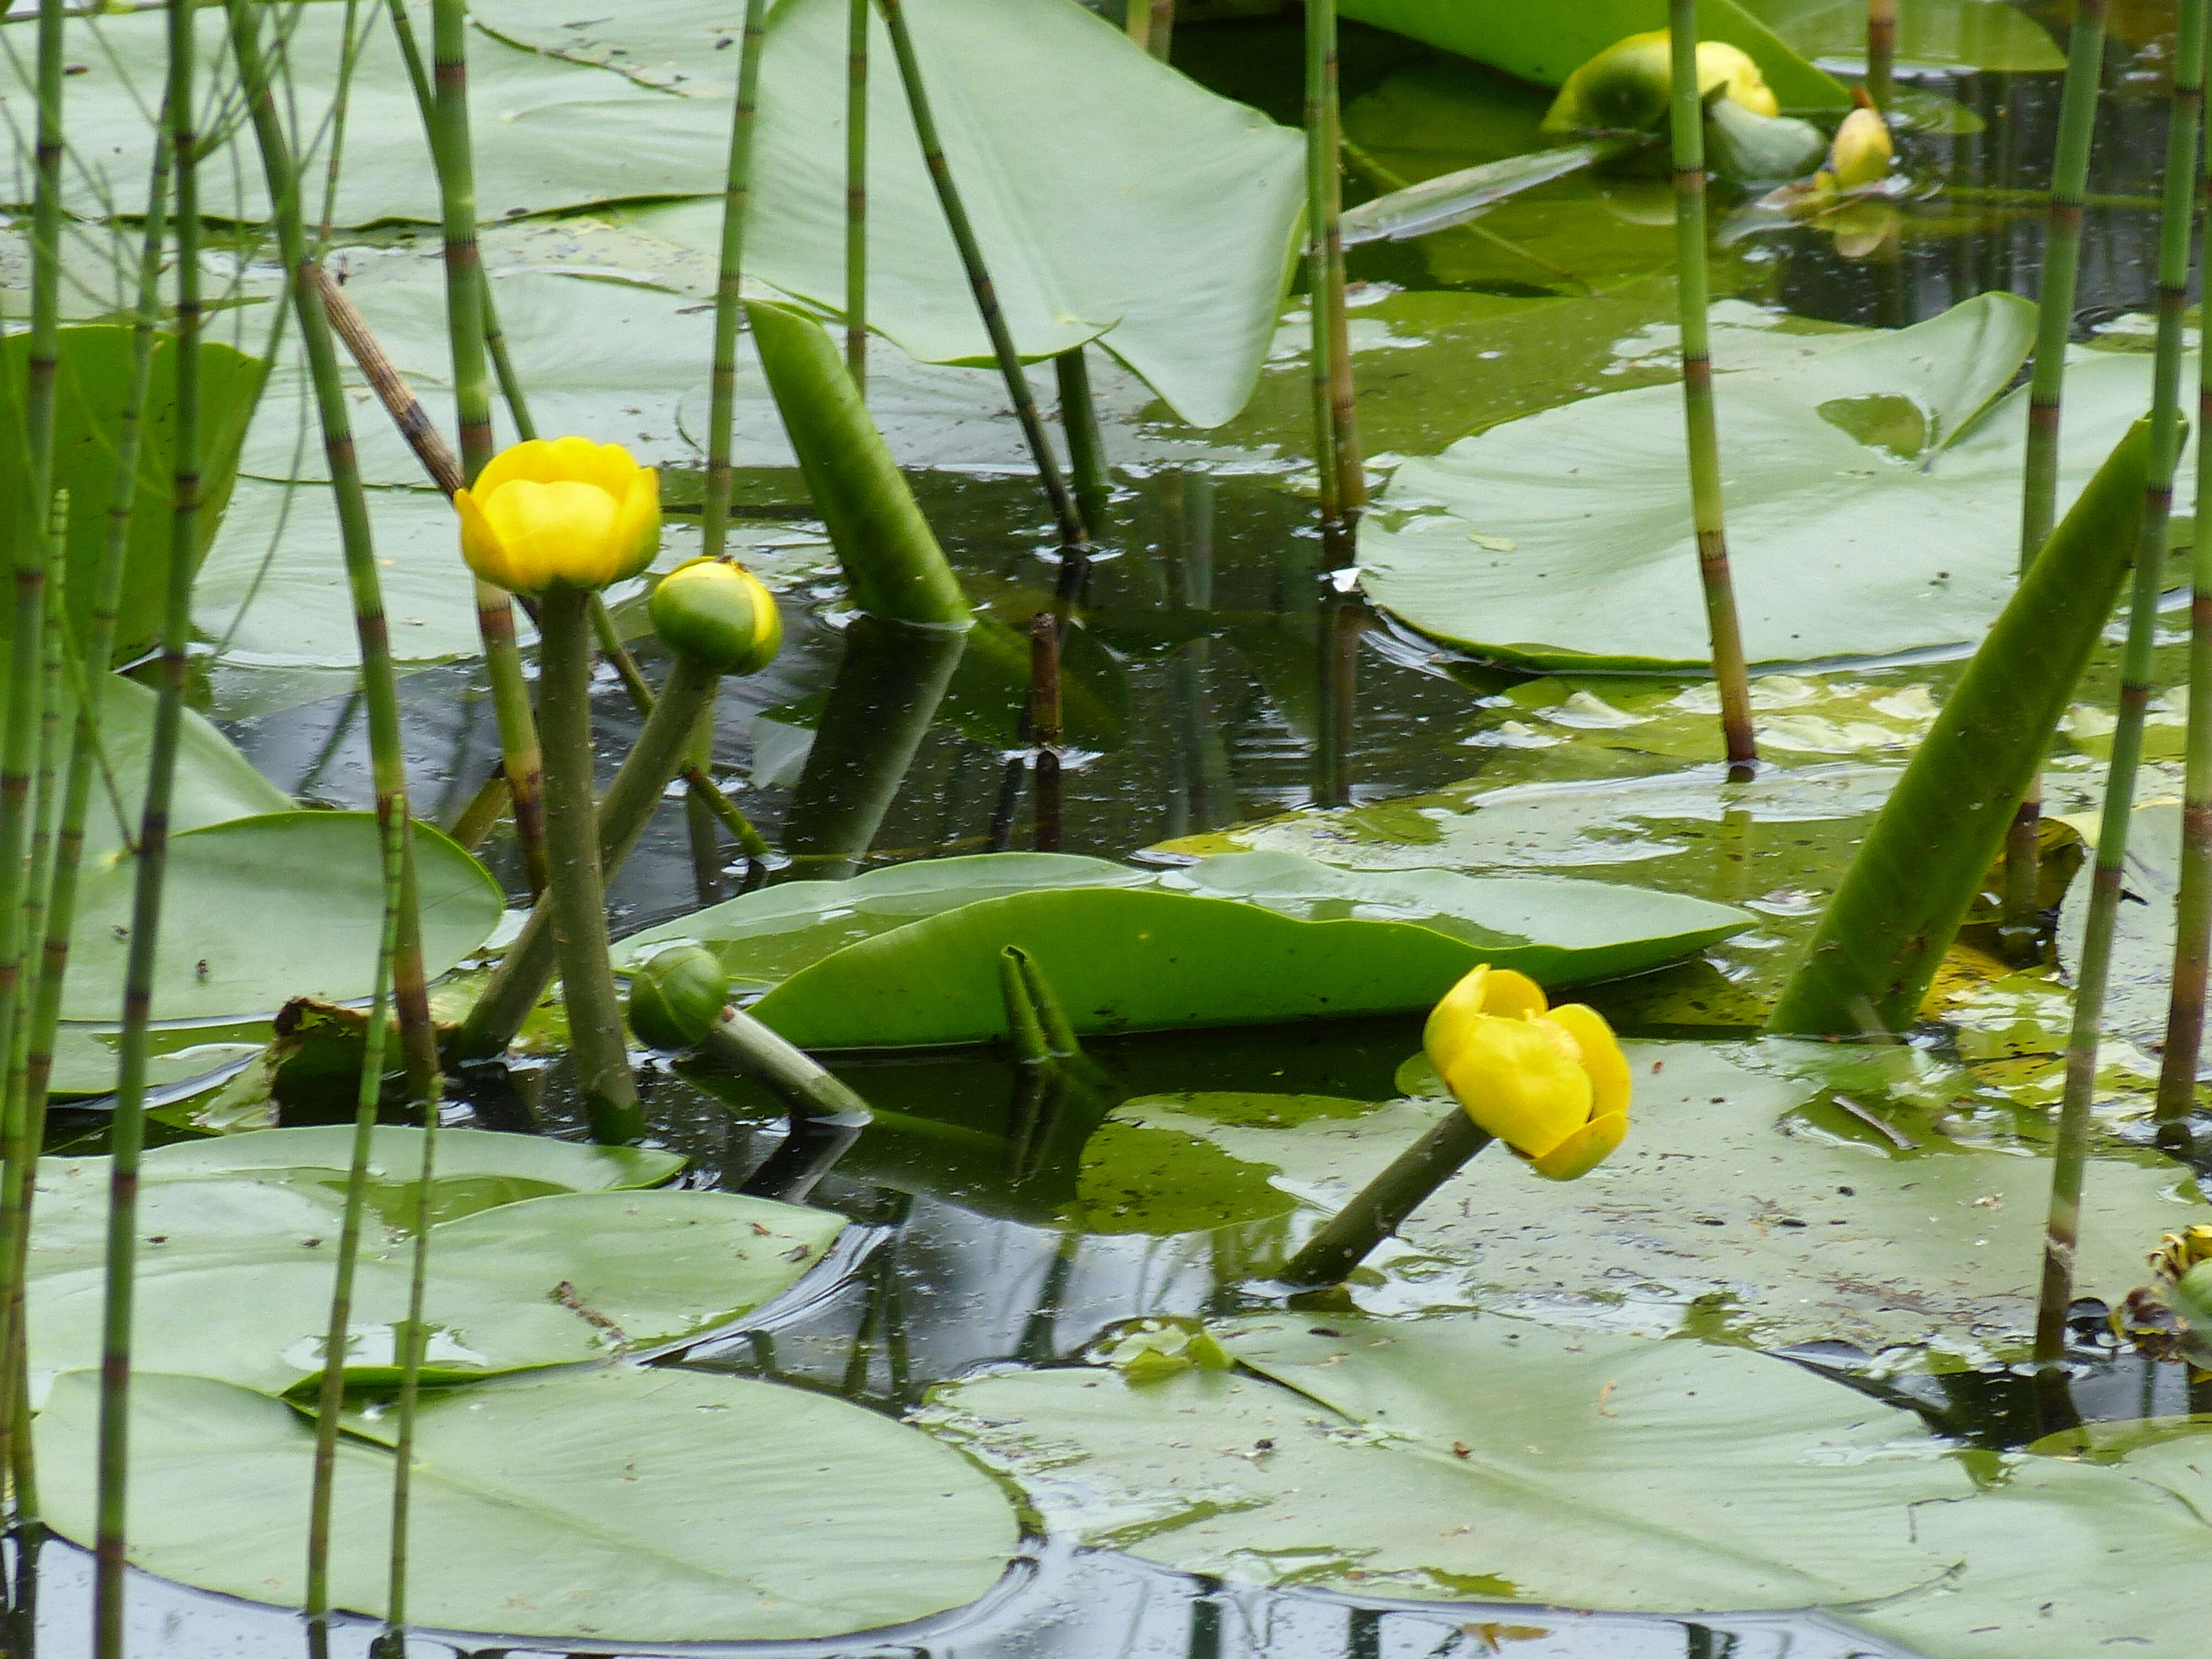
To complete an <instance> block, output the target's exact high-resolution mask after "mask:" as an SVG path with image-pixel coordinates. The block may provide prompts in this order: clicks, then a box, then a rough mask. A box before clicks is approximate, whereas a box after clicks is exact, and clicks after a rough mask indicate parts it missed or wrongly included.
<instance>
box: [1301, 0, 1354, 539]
mask: <svg viewBox="0 0 2212 1659" xmlns="http://www.w3.org/2000/svg"><path fill="white" fill-rule="evenodd" d="M1338 103H1339V100H1338V94H1337V51H1336V0H1306V236H1307V239H1308V240H1307V243H1306V285H1307V288H1308V289H1310V293H1309V295H1308V296H1307V297H1308V299H1309V301H1310V309H1311V311H1312V313H1313V386H1314V438H1315V443H1314V449H1315V457H1316V465H1318V467H1319V468H1320V472H1321V509H1322V519H1323V520H1326V521H1328V523H1331V524H1341V523H1345V522H1348V521H1349V520H1351V519H1352V518H1354V517H1356V516H1357V515H1358V512H1359V509H1360V508H1361V507H1364V506H1366V504H1367V468H1366V464H1365V462H1364V459H1362V457H1361V453H1360V446H1359V410H1358V399H1357V392H1356V391H1355V389H1354V386H1353V384H1352V339H1351V329H1350V324H1349V323H1348V322H1347V321H1346V316H1345V304H1344V177H1343V161H1342V155H1343V149H1344V141H1343V120H1342V116H1341V113H1340V109H1339V107H1338Z"/></svg>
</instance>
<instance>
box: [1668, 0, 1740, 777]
mask: <svg viewBox="0 0 2212 1659" xmlns="http://www.w3.org/2000/svg"><path fill="white" fill-rule="evenodd" d="M1667 18H1668V27H1669V29H1670V30H1671V32H1672V34H1673V46H1674V110H1673V120H1672V123H1671V125H1673V128H1674V278H1675V284H1676V289H1677V292H1678V294H1679V296H1680V306H1681V317H1682V414H1683V418H1684V421H1685V422H1686V424H1687V427H1688V429H1689V450H1690V510H1691V516H1692V521H1693V522H1694V524H1695V525H1696V526H1697V535H1698V580H1699V582H1700V583H1701V584H1702V585H1703V586H1704V588H1705V627H1706V629H1707V631H1708V633H1709V634H1710V635H1711V638H1712V647H1713V679H1714V681H1715V683H1716V684H1717V685H1718V686H1719V688H1720V694H1721V737H1722V740H1723V743H1724V744H1726V746H1727V749H1728V759H1729V775H1731V776H1733V777H1748V776H1749V775H1750V774H1751V769H1752V767H1753V765H1754V764H1756V763H1757V762H1758V759H1759V748H1758V744H1757V741H1756V739H1755V738H1753V735H1752V729H1751V685H1750V679H1749V676H1748V674H1747V671H1746V669H1745V665H1744V656H1743V632H1742V629H1741V627H1740V625H1739V624H1738V623H1737V620H1736V610H1735V584H1734V583H1733V582H1731V581H1730V580H1729V554H1728V526H1727V520H1726V513H1725V511H1724V508H1723V503H1722V501H1721V447H1720V433H1719V430H1718V428H1717V426H1716V424H1715V422H1714V418H1713V358H1712V349H1711V336H1710V334H1709V333H1708V331H1707V329H1706V325H1705V301H1706V290H1705V103H1704V100H1702V99H1701V98H1700V97H1699V93H1698V3H1697V0H1668V8H1667Z"/></svg>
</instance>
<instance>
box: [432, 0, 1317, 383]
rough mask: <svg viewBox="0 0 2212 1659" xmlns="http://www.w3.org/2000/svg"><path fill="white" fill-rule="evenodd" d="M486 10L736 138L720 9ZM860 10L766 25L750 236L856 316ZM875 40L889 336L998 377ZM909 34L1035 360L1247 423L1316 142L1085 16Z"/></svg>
mask: <svg viewBox="0 0 2212 1659" xmlns="http://www.w3.org/2000/svg"><path fill="white" fill-rule="evenodd" d="M473 15H475V17H476V18H477V21H478V22H479V23H481V24H483V25H484V26H485V27H489V28H491V29H493V30H495V31H496V32H497V33H501V34H502V35H505V36H507V38H509V39H511V40H517V41H520V42H523V43H526V44H528V45H530V46H536V47H538V48H540V49H542V50H544V51H547V52H557V53H559V54H561V55H562V56H564V57H569V58H579V59H581V60H583V61H585V62H588V63H593V64H607V65H609V66H610V67H615V68H619V69H620V70H623V73H625V74H627V75H629V76H633V77H635V78H636V79H638V80H641V81H643V82H646V83H647V84H649V85H654V86H659V87H665V88H668V89H669V90H671V91H672V92H675V93H678V94H684V95H683V96H679V97H678V98H674V99H669V100H665V101H667V102H670V103H678V104H686V105H690V106H694V107H697V108H701V109H706V110H712V111H714V112H717V113H718V115H719V118H720V119H721V120H723V121H724V122H726V120H727V115H726V110H727V108H728V99H729V97H730V96H731V94H732V91H733V89H734V83H735V79H736V72H737V64H736V61H735V60H736V58H737V53H736V52H734V51H726V50H719V49H718V48H717V46H716V42H717V41H718V40H725V39H726V38H728V31H729V29H730V27H732V18H731V15H730V13H729V10H728V8H727V7H726V6H725V5H722V4H720V3H719V0H663V3H660V4H657V5H653V6H650V7H634V8H630V9H628V10H626V11H618V13H617V15H614V16H609V17H602V18H596V19H592V20H589V21H581V22H578V21H571V20H569V19H568V18H565V17H560V16H556V15H554V14H553V13H551V12H549V11H547V10H546V9H544V7H543V6H541V5H538V4H535V3H532V0H487V3H484V4H482V5H479V6H477V7H476V8H474V9H473ZM847 18H848V7H847V6H846V5H845V3H844V0H787V3H785V4H782V5H780V6H777V7H775V9H773V11H772V12H771V14H770V15H769V23H768V39H767V43H766V46H765V47H764V49H763V58H762V64H761V81H760V98H761V103H760V116H759V126H758V128H757V137H756V140H755V143H756V149H755V151H754V177H755V179H756V180H757V188H756V191H755V194H754V197H753V205H752V208H751V214H752V218H751V222H750V231H749V234H748V241H747V260H748V263H749V264H750V265H751V267H752V269H753V270H754V272H755V273H756V274H757V275H758V276H761V277H762V278H763V280H764V281H766V282H768V283H771V284H773V285H774V286H775V287H777V288H780V289H783V290H784V291H785V292H787V293H788V294H791V295H794V296H796V297H798V298H800V299H803V300H806V301H811V302H813V303H815V304H817V305H819V306H821V307H823V308H825V309H827V310H829V311H834V312H839V313H842V311H843V310H844V308H845V303H846V301H845V264H844V258H845V256H844V236H845V183H846V181H845V145H844V138H843V131H844V107H845V85H846V63H845V58H846V40H847ZM872 27H873V28H874V30H875V35H874V44H873V48H872V56H873V61H874V62H875V63H876V64H878V66H879V67H878V71H877V72H875V73H873V74H872V75H871V76H869V119H868V145H869V154H868V167H869V178H868V196H869V221H868V242H869V248H868V255H869V285H870V294H869V305H868V320H869V323H870V325H872V327H874V328H875V329H877V330H878V331H880V332H882V333H884V334H885V335H887V336H888V337H890V338H891V339H892V340H893V341H894V342H895V343H896V344H898V345H899V346H900V347H901V348H902V349H904V350H906V351H908V353H910V354H911V355H913V356H915V357H918V358H921V359H922V360H923V361H925V362H947V363H950V362H975V363H988V362H991V361H992V352H991V346H990V342H989V339H988V337H987V335H986V333H985V332H984V330H983V327H982V325H981V322H980V320H979V319H978V316H977V313H976V310H975V299H974V296H973V295H972V293H971V292H970V289H969V284H968V281H967V277H966V274H965V272H964V271H963V269H962V267H961V264H960V263H959V260H958V258H957V252H956V250H955V249H954V246H953V244H952V240H951V234H950V233H949V232H947V231H946V229H945V221H944V216H943V213H942V211H941V210H939V206H938V203H937V197H936V194H935V192H934V191H933V189H932V187H931V185H930V181H929V177H928V173H927V169H926V168H925V167H924V165H923V161H922V157H921V150H920V149H919V147H918V146H917V144H916V143H915V139H914V136H913V125H912V122H911V120H910V118H908V114H907V111H906V106H905V94H904V92H903V91H902V88H901V86H900V82H899V77H898V76H897V74H896V69H895V60H894V58H893V57H892V53H891V50H890V39H889V36H888V34H887V33H885V32H884V29H883V27H882V25H881V23H880V22H879V21H878V22H877V23H875V24H873V25H872ZM911 27H912V31H913V35H914V41H915V52H916V55H917V56H918V57H919V58H920V60H921V70H922V76H923V78H924V82H925V84H926V85H927V88H928V90H929V95H930V100H931V104H932V106H933V112H934V114H935V116H936V118H937V124H938V127H939V134H940V137H942V139H943V141H944V144H945V158H946V161H947V162H948V164H949V165H950V167H951V173H952V176H953V178H954V179H956V180H957V182H958V183H959V185H960V186H961V190H962V196H963V203H964V205H965V206H966V208H967V210H968V213H969V216H970V217H971V219H972V220H973V221H974V222H975V234H976V238H977V240H978V241H979V242H980V243H981V247H982V250H983V254H984V258H985V259H986V261H987V264H989V266H990V270H991V276H992V281H993V283H994V287H995V288H996V289H997V291H998V295H999V300H1000V306H1001V307H1002V308H1003V310H1004V312H1005V314H1006V321H1007V325H1008V326H1009V328H1010V329H1011V330H1012V333H1013V337H1014V339H1015V341H1016V343H1017V344H1018V347H1019V349H1020V350H1021V351H1022V353H1023V355H1024V356H1027V357H1030V358H1041V357H1045V356H1051V355H1054V354H1055V353H1058V352H1061V351H1066V350H1070V349H1073V348H1075V347H1076V346H1079V345H1081V344H1082V343H1084V342H1085V341H1087V340H1090V339H1093V338H1097V339H1099V341H1100V343H1101V344H1103V346H1104V347H1105V348H1106V349H1108V350H1109V351H1111V352H1113V353H1114V354H1115V356H1118V357H1120V358H1121V360H1122V361H1123V362H1125V363H1127V365H1128V366H1129V368H1132V369H1133V370H1134V371H1135V372H1136V373H1137V374H1139V375H1140V376H1141V377H1143V378H1144V379H1145V380H1146V381H1147V382H1148V383H1150V384H1151V386H1152V387H1153V389H1154V390H1155V391H1157V392H1158V393H1159V394H1160V396H1161V397H1162V398H1164V399H1166V401H1167V402H1168V404H1170V407H1172V408H1173V409H1174V410H1176V413H1177V414H1178V415H1180V416H1182V418H1183V419H1185V420H1188V421H1189V422H1192V423H1194V424H1195V425H1199V426H1211V425H1214V424H1216V423H1218V422H1221V421H1225V420H1226V419H1228V418H1229V416H1231V415H1233V414H1235V413H1236V412H1237V410H1238V409H1239V408H1241V407H1242V406H1243V403H1244V400H1245V398H1247V397H1248V396H1249V395H1250V392H1251V389H1252V383H1253V380H1254V378H1255V376H1256V374H1258V372H1259V366H1260V360H1261V356H1263V355H1264V354H1265V352H1266V349H1267V341H1268V338H1269V337H1270V336H1271V335H1272V334H1273V329H1274V322H1275V313H1276V310H1277V307H1278V306H1279V302H1280V301H1281V298H1282V294H1283V289H1284V283H1285V275H1286V273H1287V270H1288V261H1289V260H1290V258H1291V255H1292V253H1293V252H1294V251H1295V247H1294V244H1295V240H1296V237H1297V227H1298V223H1299V221H1300V217H1301V215H1302V212H1303V208H1304V159H1303V158H1304V146H1303V145H1302V143H1300V141H1299V139H1298V138H1297V135H1296V134H1294V133H1292V132H1291V131H1288V130H1286V129H1285V128H1282V127H1279V126H1277V125H1275V124H1274V123H1273V122H1272V121H1269V120H1267V118H1265V117H1264V116H1261V115H1260V114H1259V113H1258V112H1256V111H1254V110H1251V109H1248V108H1246V107H1244V106H1242V105H1238V104H1234V103H1231V102H1230V101H1229V100H1226V99H1224V98H1220V97H1217V96H1216V95H1214V94H1212V93H1209V92H1207V91H1206V90H1204V89H1203V88H1200V87H1199V86H1197V85H1196V84H1194V82H1191V81H1189V80H1188V79H1186V78H1185V77H1183V76H1180V75H1178V74H1176V73H1175V72H1174V71H1173V70H1170V69H1169V68H1167V67H1166V66H1165V65H1164V64H1159V63H1158V62H1156V61H1154V60H1153V59H1152V58H1150V57H1149V56H1147V55H1146V53H1145V52H1142V51H1140V50H1139V49H1138V48H1136V47H1134V46H1132V45H1130V43H1129V41H1128V40H1127V38H1126V37H1125V36H1124V35H1123V34H1122V33H1121V31H1120V30H1118V29H1116V28H1114V27H1111V26H1110V25H1109V24H1107V23H1105V22H1103V21H1101V20H1100V19H1099V18H1098V17H1097V16H1095V15H1092V14H1091V13H1089V12H1087V11H1085V9H1083V8H1082V7H1080V6H1078V5H1074V4H1072V3H1069V0H936V3H933V4H932V5H929V6H927V7H922V8H917V9H915V13H914V15H913V17H912V20H911ZM629 193H630V194H633V195H636V194H642V193H643V192H641V191H632V192H629ZM694 193H704V192H694ZM687 217H689V218H691V219H693V220H694V221H696V213H694V214H691V215H689V216H687ZM716 217H717V218H719V210H716ZM636 222H639V223H641V224H642V225H644V226H646V227H647V228H653V225H654V223H655V218H654V216H651V215H647V216H643V217H641V218H640V219H638V220H637V221H636ZM678 240H684V237H683V235H682V234H678Z"/></svg>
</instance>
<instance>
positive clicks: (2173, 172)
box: [2035, 0, 2205, 1363]
mask: <svg viewBox="0 0 2212 1659" xmlns="http://www.w3.org/2000/svg"><path fill="white" fill-rule="evenodd" d="M2086 13H2087V7H2086V6H2085V7H2084V8H2083V9H2082V15H2086ZM2075 27H2077V28H2078V27H2081V25H2080V24H2079V23H2077V24H2076V25H2075ZM2204 40H2205V5H2204V0H2185V4H2184V5H2183V7H2182V9H2181V13H2180V39H2179V49H2178V51H2177V52H2176V55H2175V60H2174V64H2175V73H2174V86H2173V110H2172V119H2171V120H2170V122H2169V123H2168V125H2167V130H2166V189H2165V202H2164V205H2163V208H2162V210H2161V213H2160V220H2159V238H2158V309H2157V316H2158V349H2157V356H2156V358H2155V362H2154V368H2153V370H2152V398H2151V433H2150V468H2149V473H2148V478H2147V481H2146V483H2145V485H2144V489H2143V513H2142V535H2141V537H2140V538H2139V539H2138V540H2137V542H2136V576H2135V588H2134V595H2133V599H2132V601H2131V603H2130V606H2129V611H2128V642H2127V647H2126V651H2125V653H2124V659H2123V667H2122V671H2121V677H2120V697H2119V709H2118V715H2119V720H2118V725H2117V726H2115V727H2114V728H2113V732H2112V763H2111V770H2110V772H2109V773H2108V774H2107V775H2106V782H2105V810H2104V817H2103V820H2102V823H2101V824H2100V828H2099V830H2098V836H2097V860H2096V865H2095V867H2094V870H2093V873H2092V875H2091V878H2090V884H2089V915H2088V922H2087V928H2086V931H2085V934H2084V937H2083V939H2082V943H2081V964H2080V968H2079V970H2078V971H2077V972H2076V974H2075V981H2074V983H2075V989H2074V1029H2073V1031H2072V1034H2071V1036H2069V1039H2068V1042H2067V1045H2066V1089H2065V1094H2064V1097H2063V1100H2062V1102H2061V1103H2060V1107H2059V1116H2058V1136H2057V1145H2056V1146H2055V1147H2054V1148H2053V1150H2052V1157H2051V1214H2050V1219H2049V1222H2048V1226H2047V1231H2046V1232H2045V1238H2044V1254H2043V1290H2042V1296H2041V1298H2040V1300H2039V1304H2038V1306H2037V1309H2036V1319H2035V1357H2036V1358H2037V1359H2038V1360H2039V1361H2041V1362H2045V1363H2049V1362H2051V1361H2055V1360H2057V1359H2059V1358H2063V1355H2064V1353H2065V1352H2066V1306H2067V1304H2068V1303H2069V1301H2071V1300H2072V1298H2073V1294H2074V1255H2075V1247H2076V1245H2077V1244H2078V1243H2079V1242H2080V1234H2081V1181H2082V1176H2083V1172H2084V1170H2085V1168H2086V1166H2087V1163H2088V1155H2089V1106H2090V1102H2091V1098H2092V1097H2093V1094H2094V1093H2095V1090H2096V1083H2097V1046H2098V1038H2099V1036H2100V1030H2101V1027H2102V1024H2103V1020H2104V1012H2105V990H2106V983H2107V981H2108V980H2109V978H2110V975H2111V970H2112V925H2113V922H2114V921H2115V919H2116V918H2117V916H2118V912H2119V906H2120V875H2121V868H2122V866H2123V864H2124V861H2125V860H2126V857H2127V850H2128V825H2129V821H2130V817H2132V815H2133V813H2134V811H2135V796H2136V769H2137V766H2138V765H2139V763H2141V761H2142V745H2143V715H2144V713H2145V711H2146V709H2147V708H2148V706H2149V703H2150V695H2151V684H2150V682H2151V675H2152V672H2153V665H2154V658H2155V653H2156V649H2157V643H2158V603H2159V597H2160V590H2161V588H2162V587H2163V586H2164V577H2165V574H2166V523H2167V520H2168V518H2169V516H2170V514H2171V512H2172V506H2173V474H2174V468H2175V465H2176V464H2177V462H2178V461H2179V458H2180V453H2181V441H2182V436H2183V431H2184V428H2183V425H2182V419H2181V359H2182V353H2183V339H2182V324H2183V319H2184V313H2185V311H2186V309H2187V307H2188V304H2189V263H2190V258H2189V256H2190V252H2191V246H2190V244H2191V231H2192V229H2193V228H2194V227H2193V222H2192V221H2193V217H2194V212H2195V208H2196V197H2197V127H2198V125H2199V117H2200V115H2201V114H2202V112H2203V101H2204V98H2203V87H2204ZM2051 407H2052V408H2053V410H2056V408H2057V405H2056V404H2053V405H2051ZM2189 1059H2190V1060H2191V1063H2192V1069H2193V1062H2194V1060H2195V1054H2194V1051H2193V1049H2192V1051H2191V1054H2190V1056H2189Z"/></svg>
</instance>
